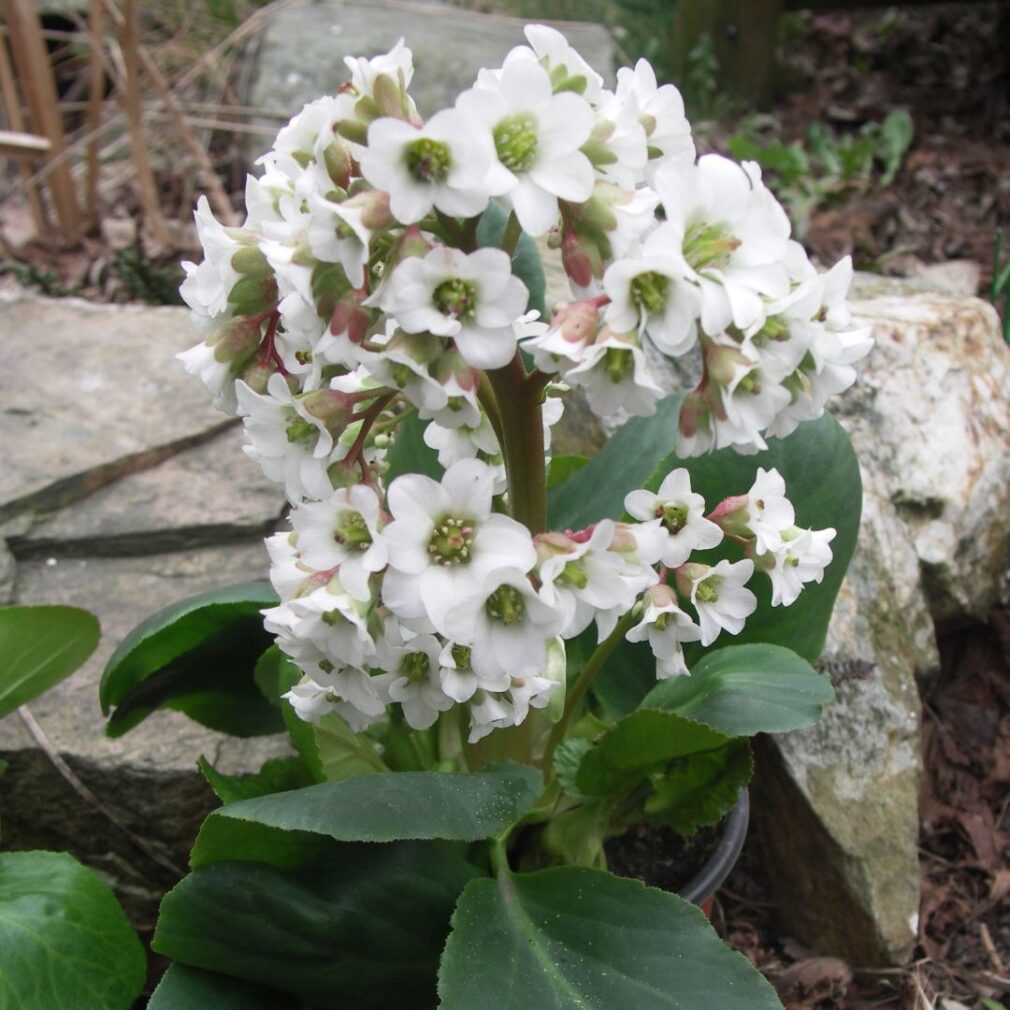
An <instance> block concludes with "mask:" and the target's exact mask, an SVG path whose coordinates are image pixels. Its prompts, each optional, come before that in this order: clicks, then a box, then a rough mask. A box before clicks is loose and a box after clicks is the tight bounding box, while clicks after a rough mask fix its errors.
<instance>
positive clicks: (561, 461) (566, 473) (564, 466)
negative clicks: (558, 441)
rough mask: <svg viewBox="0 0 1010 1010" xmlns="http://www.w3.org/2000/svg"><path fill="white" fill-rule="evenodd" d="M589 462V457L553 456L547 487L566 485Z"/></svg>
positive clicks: (548, 472)
mask: <svg viewBox="0 0 1010 1010" xmlns="http://www.w3.org/2000/svg"><path fill="white" fill-rule="evenodd" d="M588 462H589V457H588V456H579V455H574V454H573V455H571V456H552V457H551V462H550V466H549V467H548V468H547V487H548V489H550V488H555V487H558V486H559V485H561V484H564V482H565V481H566V480H568V478H569V477H573V476H574V475H575V474H577V473H578V472H579V471H580V470H581V469H582V468H583V467H584V466H585V465H586V464H587V463H588Z"/></svg>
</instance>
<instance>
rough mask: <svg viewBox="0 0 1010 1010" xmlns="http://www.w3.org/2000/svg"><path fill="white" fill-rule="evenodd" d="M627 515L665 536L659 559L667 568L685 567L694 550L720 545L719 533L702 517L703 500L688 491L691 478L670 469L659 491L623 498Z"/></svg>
mask: <svg viewBox="0 0 1010 1010" xmlns="http://www.w3.org/2000/svg"><path fill="white" fill-rule="evenodd" d="M624 507H625V509H627V511H628V514H629V515H632V516H634V517H635V518H636V519H641V520H643V521H644V522H650V521H651V522H656V523H657V524H658V525H659V526H660V528H661V529H662V530H663V531H664V533H665V534H666V543H665V545H664V549H663V556H662V558H661V560H662V562H663V564H664V565H666V566H667V568H677V567H679V566H680V565H682V564H684V563H685V562H686V561H687V559H688V558H689V557H690V556H691V554H692V553H693V552H694V551H705V550H708V549H709V548H711V547H716V546H718V545H719V544H720V543H721V542H722V530H721V529H719V527H718V526H717V525H716V524H715V523H713V522H710V521H709V520H708V519H706V518H705V499H704V498H703V497H702V496H701V495H700V494H695V493H694V492H693V491H692V490H691V475H690V473H689V472H688V471H687V470H685V469H683V468H678V469H676V470H671V471H670V473H668V474H667V475H666V476H665V477H664V478H663V483H662V484H660V485H659V490H658V491H657V492H656V493H655V494H653V492H651V491H645V490H639V491H632V492H631V493H630V494H628V495H627V496H626V497H625V499H624Z"/></svg>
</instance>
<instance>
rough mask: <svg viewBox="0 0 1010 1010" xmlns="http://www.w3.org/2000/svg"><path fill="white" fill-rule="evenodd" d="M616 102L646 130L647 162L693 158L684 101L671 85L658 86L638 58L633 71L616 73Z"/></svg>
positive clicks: (648, 67) (645, 62)
mask: <svg viewBox="0 0 1010 1010" xmlns="http://www.w3.org/2000/svg"><path fill="white" fill-rule="evenodd" d="M616 98H617V101H619V102H621V103H623V104H624V105H626V106H629V107H630V108H632V109H634V111H635V114H636V116H637V117H638V120H639V122H641V123H642V126H643V127H644V129H645V134H646V138H647V142H648V145H649V156H650V159H657V160H658V159H659V158H664V159H665V158H676V157H687V158H691V159H692V160H693V158H694V141H693V140H692V139H691V124H690V123H689V122H688V121H687V117H686V116H685V115H684V99H683V98H682V97H681V95H680V92H679V91H678V90H677V89H676V88H675V87H674V86H673V85H672V84H664V85H662V87H657V84H656V72H655V71H654V70H653V69H652V65H651V64H650V63H649V61H648V60H645V59H640V60H639V61H638V62H637V63H636V64H635V68H634V69H633V70H632V68H631V67H621V68H620V69H619V70H618V71H617V93H616Z"/></svg>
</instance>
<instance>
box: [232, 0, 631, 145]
mask: <svg viewBox="0 0 1010 1010" xmlns="http://www.w3.org/2000/svg"><path fill="white" fill-rule="evenodd" d="M525 23H526V22H525V21H524V20H522V19H519V18H510V17H503V16H500V15H496V14H479V13H476V12H474V11H467V10H459V9H458V8H454V7H451V6H448V5H445V4H425V3H408V2H401V0H370V2H367V3H364V2H357V3H353V2H349V3H345V2H340V0H323V2H320V3H312V4H307V5H305V6H299V7H294V6H292V7H285V8H282V9H280V10H279V11H278V12H277V13H276V14H274V15H273V16H272V17H271V18H270V19H269V21H268V22H267V25H266V27H265V29H264V30H263V32H262V33H261V34H260V35H259V38H258V39H257V41H256V42H255V44H254V48H253V50H252V52H251V53H250V55H249V63H248V66H247V80H248V85H247V86H246V88H245V103H246V104H247V105H250V106H252V107H254V108H262V109H271V110H278V109H279V110H282V111H286V112H287V114H288V115H294V114H295V113H296V112H298V111H299V110H300V109H301V107H302V106H303V105H304V104H305V103H306V102H309V101H311V100H312V99H314V98H318V97H320V96H321V95H325V94H332V93H333V92H335V91H336V90H337V88H338V87H339V86H340V85H341V84H343V83H344V82H345V81H346V80H348V77H349V75H348V72H347V68H346V67H345V66H344V63H343V57H344V56H375V55H378V54H379V53H383V52H386V51H388V50H389V49H390V48H391V47H392V46H393V45H394V44H395V43H396V41H397V40H398V39H401V38H402V39H405V40H406V42H407V45H408V46H410V48H411V49H412V50H413V53H414V68H415V69H414V81H413V83H412V84H411V89H410V92H411V95H412V96H413V98H414V101H415V102H416V103H417V106H418V109H419V110H420V111H421V113H422V114H423V115H426V116H429V115H431V114H432V113H434V112H437V111H438V110H439V109H444V108H446V107H448V106H451V105H452V104H453V102H454V101H455V100H456V96H457V95H459V93H460V92H461V91H463V90H465V89H466V88H468V87H470V85H471V84H473V82H474V80H475V78H476V76H477V71H478V70H479V69H480V68H481V67H495V66H499V65H500V64H501V61H502V58H503V57H504V56H505V54H506V53H507V52H508V51H509V50H510V49H511V48H512V47H513V46H516V45H520V44H522V43H523V42H524V41H525V40H524V37H523V31H522V29H523V25H524V24H525ZM558 27H560V28H562V30H563V31H564V32H565V34H566V35H567V37H568V40H569V41H570V42H571V43H572V45H574V46H575V47H576V48H577V49H578V50H579V52H581V53H582V55H583V56H584V57H585V58H586V59H587V60H588V61H589V63H590V64H591V65H592V66H593V67H594V68H595V69H596V70H598V71H599V72H600V73H601V74H603V75H604V77H606V78H608V79H612V78H613V75H614V65H615V55H614V46H613V42H612V40H611V38H610V34H609V32H608V31H607V30H606V28H604V27H602V26H601V25H594V24H585V23H565V24H558ZM264 122H265V125H269V126H271V127H278V126H279V125H280V123H279V121H278V120H276V119H273V120H268V121H264ZM269 146H270V145H269V142H268V141H267V140H265V139H263V138H256V141H255V142H254V143H253V144H252V145H251V147H252V149H251V150H250V152H249V153H250V156H251V158H255V157H257V156H258V155H259V154H262V153H263V152H264V151H265V150H267V149H268V148H269Z"/></svg>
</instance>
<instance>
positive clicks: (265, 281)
mask: <svg viewBox="0 0 1010 1010" xmlns="http://www.w3.org/2000/svg"><path fill="white" fill-rule="evenodd" d="M228 301H229V303H230V304H231V305H232V307H233V311H234V314H235V315H236V316H258V315H261V314H262V313H263V312H265V311H266V310H267V309H269V308H272V307H273V305H274V304H275V303H276V301H277V281H276V280H274V277H273V274H266V275H261V276H256V275H252V274H246V275H244V276H242V277H241V279H240V280H239V281H238V282H237V283H236V284H235V285H234V286H233V287H232V289H231V291H229V292H228Z"/></svg>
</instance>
